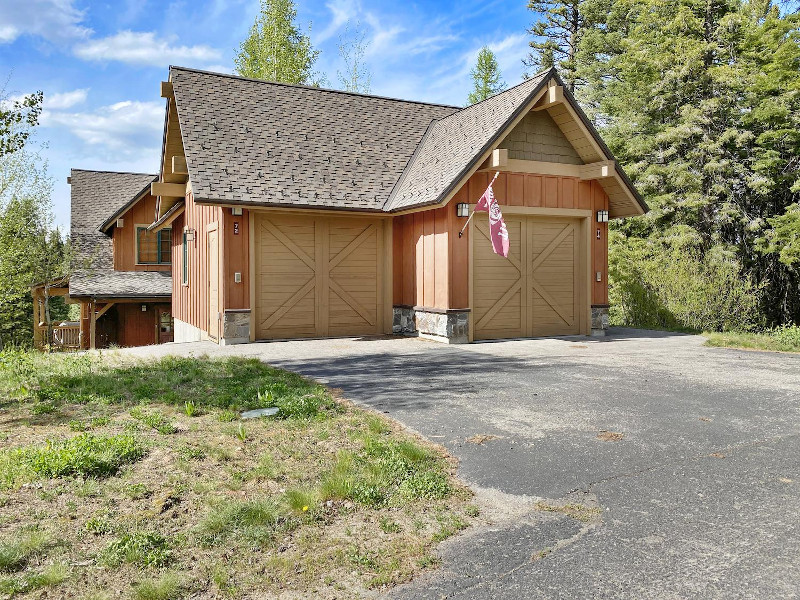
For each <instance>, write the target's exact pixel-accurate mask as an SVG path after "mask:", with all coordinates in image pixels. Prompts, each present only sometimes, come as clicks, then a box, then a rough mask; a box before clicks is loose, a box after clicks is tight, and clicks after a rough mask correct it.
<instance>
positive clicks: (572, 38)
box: [522, 0, 589, 92]
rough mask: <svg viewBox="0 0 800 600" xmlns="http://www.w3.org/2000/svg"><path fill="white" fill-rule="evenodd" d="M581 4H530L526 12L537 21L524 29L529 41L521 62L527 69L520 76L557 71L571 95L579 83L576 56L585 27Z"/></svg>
mask: <svg viewBox="0 0 800 600" xmlns="http://www.w3.org/2000/svg"><path fill="white" fill-rule="evenodd" d="M584 4H585V0H530V1H529V2H528V10H529V11H531V12H533V13H535V14H536V15H537V17H538V18H541V20H536V21H534V23H533V24H532V25H531V26H530V28H529V29H528V33H529V34H530V35H532V36H533V39H532V40H531V41H530V42H528V45H529V46H530V48H531V51H530V52H529V53H528V56H527V57H526V58H524V59H523V60H522V63H523V64H524V65H525V66H526V67H527V68H528V69H530V72H526V73H525V74H524V75H523V76H524V77H525V79H528V78H529V77H531V76H532V75H535V74H536V73H538V72H540V71H544V70H545V69H549V68H550V67H556V68H557V69H558V70H559V73H560V74H561V76H562V78H563V79H564V82H565V83H566V84H567V87H568V88H569V90H570V91H571V92H575V88H576V87H577V85H578V83H579V78H578V65H577V55H578V49H579V46H580V43H581V38H582V37H583V35H584V32H585V30H586V29H587V27H589V23H588V22H587V19H586V16H585V14H584V10H583V7H584Z"/></svg>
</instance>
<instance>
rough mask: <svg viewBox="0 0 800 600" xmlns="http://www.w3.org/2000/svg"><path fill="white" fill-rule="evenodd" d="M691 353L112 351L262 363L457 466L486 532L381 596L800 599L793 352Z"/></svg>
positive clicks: (695, 341)
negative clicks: (246, 358) (577, 514)
mask: <svg viewBox="0 0 800 600" xmlns="http://www.w3.org/2000/svg"><path fill="white" fill-rule="evenodd" d="M702 343H703V340H702V338H700V337H697V336H684V335H673V334H663V333H654V332H644V331H635V330H615V331H614V332H613V334H612V335H610V336H608V337H606V338H605V339H590V338H582V337H580V338H561V339H550V340H519V341H504V342H495V343H482V344H473V345H469V346H445V345H440V344H437V343H434V342H428V341H425V340H419V339H407V338H384V339H365V340H360V339H338V340H322V341H292V342H273V343H264V344H251V345H247V346H234V347H228V348H218V347H216V346H214V345H212V344H207V343H197V344H173V345H168V346H163V347H150V348H141V349H132V350H128V351H126V352H128V353H133V354H142V355H151V356H152V355H158V354H165V353H179V354H189V353H194V354H197V355H199V354H204V353H207V354H234V355H250V356H258V357H260V358H262V359H263V360H265V361H267V362H269V363H271V364H275V365H277V366H280V367H284V368H287V369H291V370H295V371H299V372H301V373H304V374H306V375H309V376H313V377H315V378H318V379H321V380H323V381H324V382H326V383H328V384H329V385H331V386H332V387H337V388H341V389H342V390H343V391H344V393H345V395H346V396H347V397H349V398H351V399H353V400H354V401H356V402H359V403H362V404H365V405H368V406H370V407H372V408H374V409H376V410H379V411H382V412H384V413H386V414H388V415H390V416H391V417H393V418H395V419H397V420H399V421H401V422H403V423H405V424H406V425H408V426H409V427H410V428H412V429H414V430H416V431H418V432H420V433H421V434H423V435H424V436H426V437H428V438H429V439H431V440H433V441H435V442H438V443H440V444H442V445H444V446H445V447H446V448H447V449H448V450H449V451H450V452H451V453H452V454H453V455H454V456H456V457H457V458H458V459H459V461H460V466H459V474H460V476H461V477H462V478H463V479H464V480H465V481H467V482H468V483H469V484H470V485H471V486H472V487H473V488H474V489H475V490H476V493H477V501H478V502H479V503H480V504H481V506H482V507H483V509H484V512H483V521H484V523H483V524H482V525H478V526H476V527H474V528H471V529H470V530H468V531H467V532H466V533H465V534H464V535H461V536H458V537H456V538H453V539H451V540H448V541H447V542H445V543H444V544H443V545H442V546H441V553H442V558H443V562H442V567H441V569H439V570H438V571H437V572H435V573H433V574H431V575H429V576H426V577H424V578H421V579H419V580H416V581H414V582H413V583H411V584H409V585H406V586H403V587H400V588H398V589H396V590H394V591H393V592H392V593H391V594H390V595H389V597H391V598H408V599H411V598H415V599H416V598H470V599H471V598H475V599H477V598H496V599H506V598H508V599H512V598H513V599H528V598H794V597H800V498H799V497H798V496H799V495H800V435H799V434H800V356H794V355H785V354H772V353H756V352H744V351H736V350H725V349H713V348H706V347H703V345H702ZM615 434H621V437H620V436H619V435H615ZM476 436H477V437H476ZM598 436H599V437H598ZM614 440H616V441H614ZM477 442H481V443H477ZM542 503H544V504H545V505H547V506H552V507H557V506H564V505H566V506H581V507H589V508H590V509H592V508H594V509H596V510H589V511H584V512H583V513H582V514H583V516H584V517H586V518H585V519H583V520H582V519H576V518H574V517H573V516H569V515H567V514H564V513H563V512H558V511H552V512H550V511H542V510H540V509H541V508H542ZM537 508H538V509H537Z"/></svg>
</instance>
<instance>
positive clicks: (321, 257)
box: [254, 213, 385, 339]
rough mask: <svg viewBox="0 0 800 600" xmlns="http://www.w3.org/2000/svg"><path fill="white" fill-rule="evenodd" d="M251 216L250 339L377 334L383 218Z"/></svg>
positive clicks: (380, 314) (380, 309)
mask: <svg viewBox="0 0 800 600" xmlns="http://www.w3.org/2000/svg"><path fill="white" fill-rule="evenodd" d="M254 218H255V233H256V236H255V244H256V248H255V276H256V278H255V295H256V298H255V307H256V310H255V313H256V329H255V334H256V339H281V338H297V337H328V336H349V335H374V334H379V333H382V332H383V320H384V317H385V315H384V313H385V311H384V310H383V304H384V293H383V278H384V274H383V260H382V257H383V255H384V247H383V244H384V233H383V223H382V221H380V220H376V219H368V218H347V217H305V216H276V215H272V214H269V213H260V214H257V215H256V216H255V217H254Z"/></svg>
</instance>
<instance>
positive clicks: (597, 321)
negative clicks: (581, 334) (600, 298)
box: [592, 304, 608, 337]
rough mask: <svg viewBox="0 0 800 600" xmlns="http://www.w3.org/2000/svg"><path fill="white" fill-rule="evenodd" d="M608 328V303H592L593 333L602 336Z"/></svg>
mask: <svg viewBox="0 0 800 600" xmlns="http://www.w3.org/2000/svg"><path fill="white" fill-rule="evenodd" d="M607 330H608V304H592V335H593V336H598V337H602V336H604V335H605V334H606V331H607Z"/></svg>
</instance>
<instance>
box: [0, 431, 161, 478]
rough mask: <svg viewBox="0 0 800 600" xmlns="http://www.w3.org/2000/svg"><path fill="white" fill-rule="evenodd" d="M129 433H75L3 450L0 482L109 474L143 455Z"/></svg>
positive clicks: (0, 456) (141, 448)
mask: <svg viewBox="0 0 800 600" xmlns="http://www.w3.org/2000/svg"><path fill="white" fill-rule="evenodd" d="M144 454H145V450H144V448H143V447H142V446H141V445H139V444H138V443H137V441H136V439H135V438H134V437H133V436H132V435H126V434H123V435H111V436H98V435H93V434H90V433H82V434H80V435H78V436H76V437H73V438H70V439H66V440H59V441H52V440H51V441H48V442H47V443H46V444H45V445H44V446H32V447H24V448H16V449H14V450H6V451H5V452H3V453H1V454H0V485H1V486H3V487H5V488H13V487H15V486H16V485H18V484H20V483H23V482H24V481H26V480H30V479H34V478H45V479H47V478H56V477H69V476H78V477H108V476H110V475H114V474H115V473H117V471H118V470H119V469H120V467H122V466H123V465H126V464H129V463H132V462H135V461H137V460H139V459H140V458H142V456H144Z"/></svg>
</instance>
